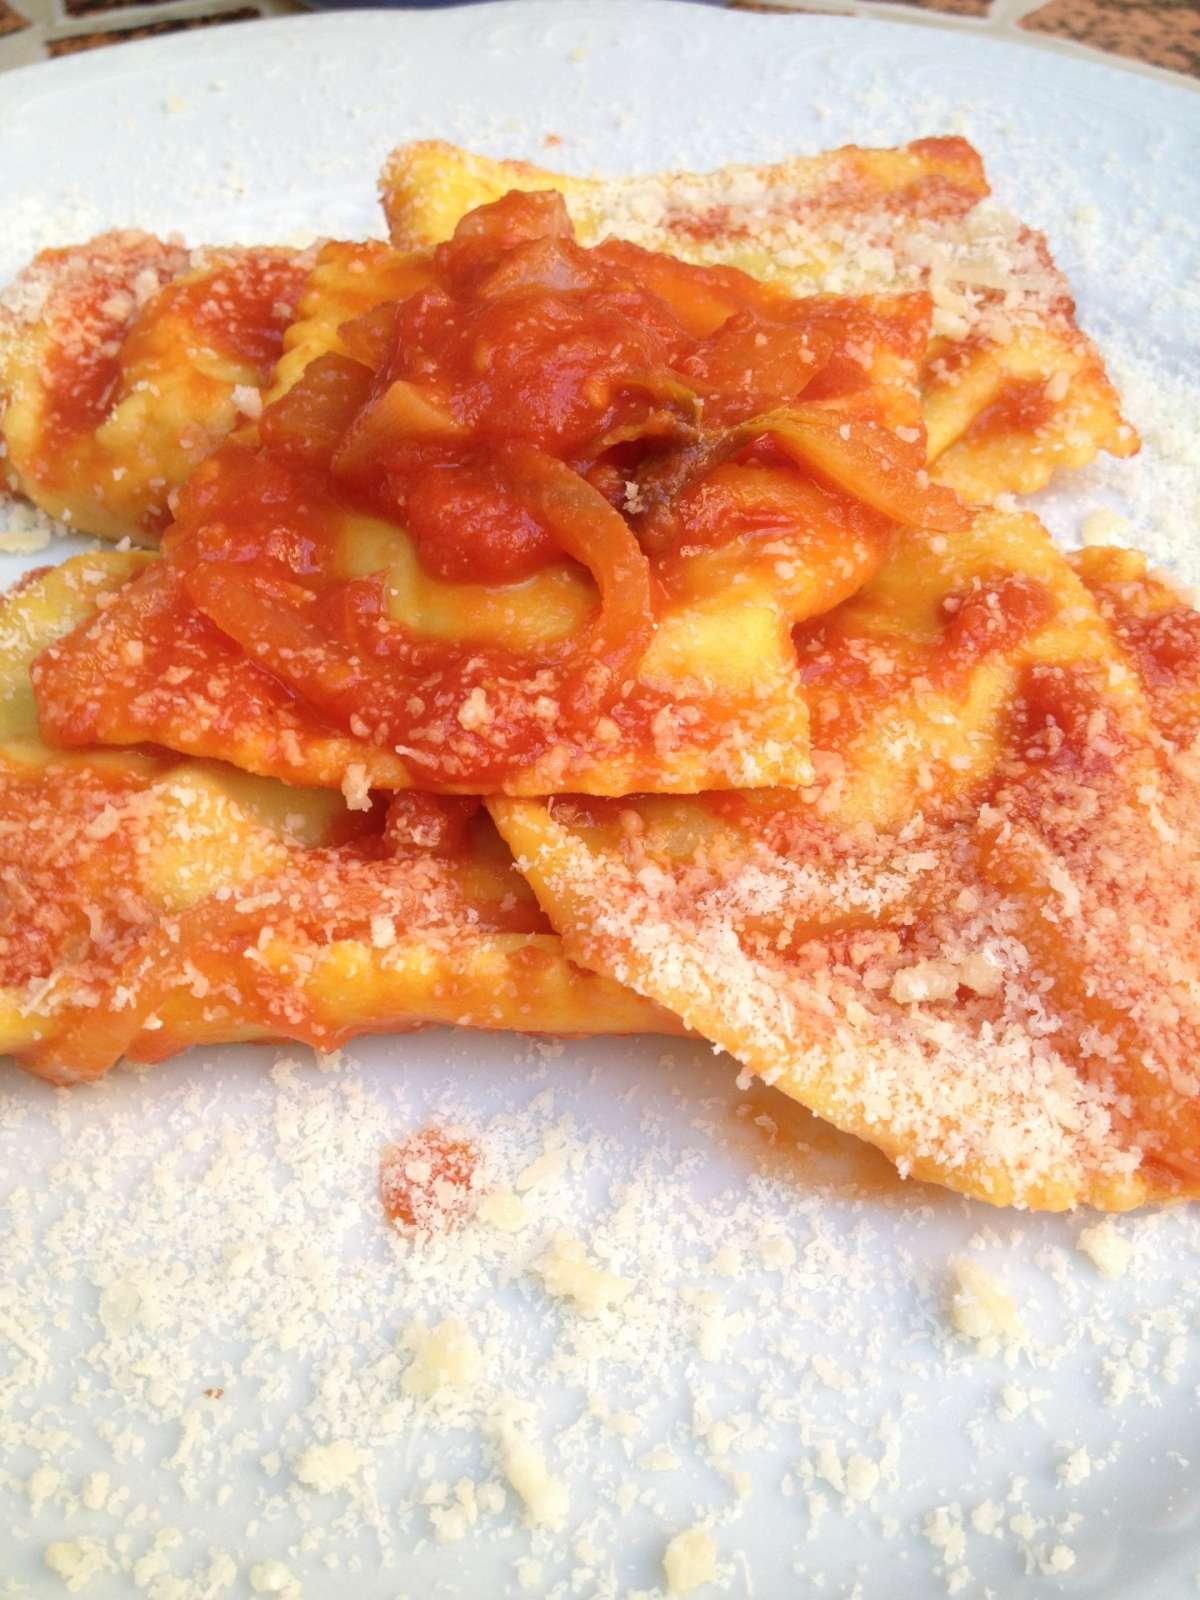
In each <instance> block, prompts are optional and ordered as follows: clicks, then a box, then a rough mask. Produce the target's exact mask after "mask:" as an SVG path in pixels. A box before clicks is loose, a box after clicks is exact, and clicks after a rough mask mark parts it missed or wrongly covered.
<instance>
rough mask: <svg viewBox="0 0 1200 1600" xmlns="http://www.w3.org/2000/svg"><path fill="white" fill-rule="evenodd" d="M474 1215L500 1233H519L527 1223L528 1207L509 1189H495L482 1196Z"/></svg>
mask: <svg viewBox="0 0 1200 1600" xmlns="http://www.w3.org/2000/svg"><path fill="white" fill-rule="evenodd" d="M475 1215H476V1216H477V1217H478V1218H479V1219H480V1220H481V1221H482V1222H486V1223H487V1224H488V1226H489V1227H491V1228H496V1229H498V1230H499V1232H501V1233H520V1231H521V1229H522V1228H524V1227H526V1226H527V1225H528V1223H529V1207H528V1206H527V1205H526V1204H525V1202H524V1200H522V1199H521V1197H520V1195H519V1194H513V1192H512V1190H511V1189H496V1190H495V1191H493V1193H491V1194H488V1195H484V1197H483V1199H482V1200H481V1201H480V1202H479V1209H478V1210H477V1211H476V1213H475Z"/></svg>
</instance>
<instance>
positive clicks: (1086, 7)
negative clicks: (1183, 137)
mask: <svg viewBox="0 0 1200 1600" xmlns="http://www.w3.org/2000/svg"><path fill="white" fill-rule="evenodd" d="M1021 26H1022V27H1023V28H1031V29H1036V30H1037V31H1038V32H1040V33H1051V34H1055V35H1057V37H1058V38H1060V39H1075V40H1078V41H1079V42H1080V43H1082V44H1089V45H1094V46H1095V48H1096V49H1097V50H1111V51H1115V52H1116V53H1117V54H1118V55H1122V56H1127V57H1128V58H1129V59H1130V60H1132V61H1149V62H1153V64H1154V65H1155V66H1156V67H1166V68H1168V69H1169V70H1170V71H1173V72H1187V73H1191V74H1192V75H1193V76H1194V77H1197V78H1200V0H1050V3H1049V5H1044V6H1039V7H1038V9H1037V10H1036V11H1033V12H1031V13H1030V14H1029V15H1028V16H1026V17H1022V19H1021ZM1198 159H1200V157H1198Z"/></svg>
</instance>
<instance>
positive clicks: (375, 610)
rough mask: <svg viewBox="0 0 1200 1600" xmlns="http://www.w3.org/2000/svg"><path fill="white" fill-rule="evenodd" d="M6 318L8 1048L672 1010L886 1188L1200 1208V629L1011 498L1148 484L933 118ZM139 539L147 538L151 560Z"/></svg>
mask: <svg viewBox="0 0 1200 1600" xmlns="http://www.w3.org/2000/svg"><path fill="white" fill-rule="evenodd" d="M382 189H383V200H384V209H385V213H386V216H387V221H388V227H389V233H390V243H388V244H384V243H381V242H377V241H372V242H366V243H348V242H328V243H325V244H324V245H322V246H320V247H319V248H315V249H313V250H312V251H308V252H295V251H288V250H284V249H276V248H262V249H244V250H231V249H223V250H212V251H190V252H189V251H185V250H183V249H182V248H181V247H178V246H175V245H165V244H162V243H160V242H159V241H157V240H155V239H152V238H149V237H148V236H146V235H143V234H132V233H121V234H110V235H106V236H104V237H102V238H100V239H97V240H94V241H92V242H91V243H90V244H87V245H82V246H79V247H75V248H69V249H63V250H55V251H48V252H45V253H44V254H43V255H42V256H40V257H39V258H38V259H37V260H36V261H35V262H34V263H33V264H32V265H31V266H30V268H29V269H27V271H26V272H25V274H23V276H22V277H21V278H20V279H18V281H17V283H16V284H15V285H14V286H13V287H12V288H10V290H8V291H7V292H6V294H5V296H4V298H3V301H0V406H2V407H3V410H2V414H0V434H2V436H3V442H4V453H3V459H2V466H3V470H4V472H5V475H6V478H7V483H8V487H9V489H10V490H11V491H12V492H13V493H15V494H18V495H21V496H24V497H26V498H27V499H29V500H31V501H33V502H34V503H35V504H36V505H38V506H39V507H41V508H42V509H43V510H45V511H47V512H48V513H49V514H51V515H52V516H54V517H56V518H58V519H60V520H62V521H63V522H65V523H66V524H67V525H69V526H70V527H73V528H75V529H77V530H79V531H81V532H85V533H91V534H96V535H99V536H101V537H102V538H105V539H109V540H113V541H117V542H119V544H120V545H121V548H119V549H116V550H111V551H98V552H97V553H95V554H90V555H84V556H76V557H74V558H72V559H70V560H68V561H65V562H63V563H61V564H60V565H58V566H54V567H48V568H43V569H41V570H40V571H38V572H35V573H32V574H30V575H29V576H28V577H27V578H26V579H24V580H23V581H22V582H21V583H20V584H19V585H18V586H17V588H16V589H15V590H14V591H12V592H11V593H10V594H9V595H8V596H7V597H6V598H5V599H4V601H3V604H2V608H0V638H2V640H3V650H2V656H0V1048H2V1049H4V1050H5V1051H7V1052H10V1053H11V1054H13V1055H14V1056H15V1057H16V1058H17V1059H18V1060H19V1061H20V1062H21V1063H22V1064H23V1065H25V1066H27V1067H28V1068H30V1069H31V1070H32V1071H35V1072H37V1073H39V1074H41V1075H42V1076H44V1077H47V1078H49V1079H51V1080H52V1081H54V1082H58V1083H71V1082H77V1081H80V1080H83V1079H89V1078H94V1077H97V1076H99V1075H100V1074H102V1073H104V1072H105V1071H107V1070H108V1069H109V1068H110V1067H111V1066H112V1065H113V1064H114V1063H115V1062H116V1061H118V1060H119V1059H120V1058H121V1057H123V1056H124V1057H128V1058H129V1059H131V1060H135V1061H147V1062H149V1061H157V1060H160V1059H162V1058H163V1057H165V1056H167V1055H169V1054H171V1053H172V1052H174V1051H177V1050H180V1049H183V1048H185V1047H186V1046H188V1045H192V1044H196V1043H219V1042H225V1041H233V1040H248V1039H295V1040H301V1041H304V1042H307V1043H310V1044H312V1045H314V1046H316V1047H318V1048H323V1049H329V1048H332V1047H334V1046H337V1045H339V1044H341V1043H342V1042H344V1041H345V1040H347V1039H349V1038H350V1037H352V1036H354V1035H355V1034H360V1033H365V1032H382V1031H388V1032H391V1031H398V1030H404V1029H410V1028H414V1027H420V1026H426V1025H429V1024H432V1023H451V1024H456V1025H459V1026H464V1027H476V1028H511V1029H519V1030H523V1031H526V1032H546V1033H556V1034H563V1033H565V1034H604V1033H635V1032H667V1033H669V1032H683V1031H691V1032H693V1033H695V1034H698V1035H700V1036H702V1037H704V1038H706V1039H708V1040H710V1041H712V1042H713V1043H715V1044H717V1045H719V1046H721V1047H723V1049H724V1050H726V1051H727V1052H728V1053H729V1054H730V1055H731V1056H732V1057H733V1058H735V1060H736V1061H737V1062H739V1063H740V1064H741V1065H742V1067H743V1068H744V1069H746V1070H747V1071H748V1072H750V1073H753V1074H756V1075H758V1076H761V1077H762V1078H763V1080H764V1081H765V1082H767V1083H768V1084H772V1085H775V1086H776V1087H777V1088H778V1089H780V1090H781V1091H783V1092H785V1093H787V1094H789V1095H791V1096H793V1097H795V1098H796V1099H797V1100H799V1101H801V1102H802V1103H803V1104H804V1105H806V1106H807V1107H809V1108H810V1109H811V1110H813V1111H815V1112H816V1113H818V1114H819V1115H820V1116H822V1117H824V1118H827V1119H828V1120H829V1121H830V1122H832V1123H833V1124H835V1125H836V1126H837V1127H839V1128H841V1129H843V1130H845V1131H848V1132H850V1133H853V1134H855V1135H857V1136H859V1137H861V1138H863V1139H865V1140H868V1141H870V1142H871V1143H873V1144H874V1145H876V1146H878V1147H879V1148H880V1149H882V1150H883V1151H884V1152H885V1153H886V1154H887V1155H888V1156H889V1157H890V1158H891V1159H892V1160H893V1161H894V1162H895V1163H896V1165H897V1166H898V1167H899V1169H900V1170H901V1171H902V1172H904V1173H906V1174H911V1175H913V1176H915V1177H920V1178H923V1179H928V1180H932V1181H936V1182H938V1183H942V1184H945V1185H947V1186H949V1187H951V1188H953V1189H956V1190H959V1191H961V1192H963V1193H966V1194H970V1195H974V1196H978V1197H980V1198H983V1199H985V1200H988V1201H991V1202H993V1203H996V1204H1015V1205H1021V1206H1035V1207H1045V1208H1052V1209H1057V1208H1063V1207H1067V1206H1071V1205H1075V1204H1078V1203H1089V1204H1093V1205H1097V1206H1101V1207H1105V1208H1109V1209H1125V1208H1128V1207H1131V1206H1135V1205H1139V1204H1142V1203H1144V1202H1146V1201H1148V1200H1152V1199H1168V1198H1172V1197H1178V1196H1186V1195H1188V1194H1191V1193H1192V1192H1194V1191H1195V1190H1196V1189H1197V1188H1198V1187H1200V1137H1198V1136H1200V1097H1198V1084H1197V1079H1196V1063H1197V1062H1198V1061H1200V915H1198V912H1200V872H1198V854H1197V846H1198V843H1200V828H1198V827H1197V795H1198V793H1200V791H1198V789H1197V760H1196V749H1197V746H1196V740H1197V733H1198V731H1200V616H1198V615H1197V613H1196V612H1195V611H1194V610H1193V609H1192V608H1191V607H1190V605H1189V604H1188V602H1187V600H1186V599H1185V597H1184V596H1182V595H1181V594H1180V593H1178V592H1177V591H1176V590H1175V589H1173V588H1172V586H1171V585H1170V584H1169V583H1168V582H1167V581H1166V580H1164V579H1163V578H1162V577H1161V576H1158V575H1156V574H1154V573H1152V572H1150V571H1149V570H1148V569H1147V566H1146V563H1145V561H1144V559H1143V558H1142V557H1140V556H1139V555H1137V554H1135V553H1133V552H1131V551H1125V550H1116V549H1103V548H1089V549H1087V550H1084V551H1083V552H1080V553H1077V554H1073V555H1066V554H1064V553H1063V552H1062V551H1060V550H1059V549H1058V548H1056V546H1055V545H1054V543H1053V542H1052V541H1051V539H1050V537H1049V536H1048V534H1047V533H1046V531H1045V530H1044V529H1043V528H1042V526H1041V525H1040V523H1039V522H1038V521H1037V519H1036V517H1034V516H1033V515H1031V514H1030V513H1029V512H1026V511H1022V510H1020V509H1019V507H1018V502H1017V496H1019V495H1024V494H1028V493H1030V492H1032V491H1034V490H1037V489H1039V488H1041V487H1043V486H1044V485H1045V484H1047V483H1048V482H1049V481H1050V480H1051V478H1052V477H1053V476H1054V475H1055V474H1056V473H1059V472H1064V471H1069V470H1071V469H1075V468H1078V467H1080V466H1083V465H1086V463H1087V462H1089V461H1090V460H1092V459H1093V458H1094V457H1095V456H1096V454H1097V453H1098V452H1100V451H1108V452H1110V453H1112V454H1115V455H1128V454H1131V453H1133V452H1134V451H1135V450H1136V448H1137V436H1136V433H1135V432H1134V429H1133V428H1132V426H1131V425H1130V424H1129V423H1128V422H1127V421H1126V420H1125V419H1124V418H1123V417H1122V415H1121V411H1120V405H1119V399H1118V397H1117V395H1116V394H1115V392H1114V390H1113V387H1112V385H1111V383H1110V381H1109V379H1108V378H1107V376H1106V374H1105V371H1104V366H1103V363H1102V360H1101V358H1100V356H1099V354H1098V352H1097V350H1096V349H1095V347H1094V345H1093V344H1092V343H1091V342H1090V340H1089V339H1088V338H1087V337H1086V336H1085V335H1084V334H1083V333H1082V332H1081V331H1080V330H1079V328H1078V326H1077V325H1076V322H1075V315H1074V306H1073V303H1072V301H1071V298H1070V295H1069V292H1068V290H1067V287H1066V284H1065V283H1064V281H1063V279H1062V277H1061V275H1060V273H1059V272H1058V271H1057V269H1056V268H1055V266H1054V264H1053V261H1052V259H1051V257H1050V255H1049V252H1048V250H1047V248H1046V245H1045V241H1044V240H1043V239H1042V238H1041V236H1040V235H1038V234H1036V233H1034V232H1032V231H1031V230H1029V229H1027V228H1024V227H1022V226H1021V225H1020V224H1019V223H1016V222H1014V221H1013V219H1012V218H1010V217H1008V216H1007V215H1006V214H1004V213H1003V212H1000V211H999V210H997V209H996V208H994V207H993V206H992V205H991V203H990V201H989V200H988V186H987V183H986V180H985V177H984V173H983V169H982V165H981V163H980V161H979V158H978V156H977V155H976V153H975V152H974V151H973V150H972V149H971V148H970V147H969V146H968V145H967V144H965V143H964V142H963V141H961V140H957V139H929V140H922V141H919V142H917V143H915V144H913V145H909V146H907V147H905V148H902V149H896V150H863V149H858V148H854V147H851V148H848V149H843V150H838V151H833V152H830V153H828V154H826V155H822V156H817V157H813V158H806V159H797V160H794V161H790V162H787V163H784V164H782V165H779V166H776V167H766V168H754V169H751V168H727V169H723V170H722V171H720V172H716V173H711V174H701V175H695V174H678V173H676V174H667V175H663V176H659V177H655V178H648V179H619V180H597V179H589V180H580V179H576V178H567V177H563V176H559V175H555V174H552V173H548V172H543V171H540V170H538V169H535V168H532V167H529V166H526V165H523V164H520V163H505V162H495V161H491V160H488V159H485V158H482V157H478V156H472V155H469V154H467V153H466V152H463V151H460V150H457V149H455V148H453V147H450V146H447V145H441V144H421V145H412V146H407V147H404V148H402V149H401V150H399V151H397V152H396V153H395V155H394V156H393V157H392V158H391V160H390V161H389V162H388V164H387V166H386V168H385V170H384V174H383V179H382ZM135 546H136V547H137V548H135Z"/></svg>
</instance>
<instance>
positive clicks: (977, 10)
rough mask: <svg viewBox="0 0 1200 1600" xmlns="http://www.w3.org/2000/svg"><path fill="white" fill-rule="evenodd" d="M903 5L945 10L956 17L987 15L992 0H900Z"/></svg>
mask: <svg viewBox="0 0 1200 1600" xmlns="http://www.w3.org/2000/svg"><path fill="white" fill-rule="evenodd" d="M900 4H901V5H905V6H920V8H921V10H922V11H945V12H947V13H948V14H949V15H952V16H955V17H986V16H987V14H988V12H989V11H990V10H991V9H992V0H900Z"/></svg>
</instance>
